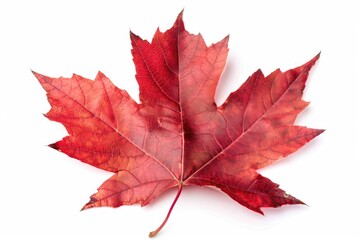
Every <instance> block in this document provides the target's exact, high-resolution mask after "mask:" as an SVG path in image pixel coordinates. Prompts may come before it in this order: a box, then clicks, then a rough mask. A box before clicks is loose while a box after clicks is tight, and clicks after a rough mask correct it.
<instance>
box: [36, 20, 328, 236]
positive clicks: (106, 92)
mask: <svg viewBox="0 0 360 240" xmlns="http://www.w3.org/2000/svg"><path fill="white" fill-rule="evenodd" d="M130 38H131V43H132V55H133V60H134V63H135V66H136V79H137V82H138V84H139V88H140V102H141V103H140V104H138V103H136V102H135V101H134V100H133V99H131V97H130V96H129V95H128V93H127V92H126V91H124V90H120V89H118V88H117V87H116V86H114V85H113V84H112V82H111V81H110V80H109V79H108V78H107V77H106V76H105V75H104V74H102V73H100V72H99V73H98V75H97V76H96V78H95V81H93V80H90V79H86V78H84V77H81V76H79V75H73V76H72V77H71V78H63V77H60V78H51V77H47V76H44V75H40V74H38V73H34V74H35V76H36V77H37V79H38V80H39V82H40V83H41V85H42V87H43V88H44V89H45V90H46V92H47V97H48V100H49V102H50V104H51V110H50V111H49V112H48V113H47V114H46V117H47V118H49V119H50V120H53V121H57V122H60V123H62V124H63V125H64V126H65V128H66V130H67V131H68V133H69V135H68V136H66V137H65V138H63V139H62V140H61V141H58V142H56V143H54V144H51V145H50V146H51V147H52V148H54V149H56V150H58V151H61V152H64V153H65V154H67V155H69V156H70V157H72V158H76V159H79V160H80V161H82V162H85V163H88V164H90V165H92V166H94V167H97V168H100V169H103V170H106V171H110V172H113V173H114V175H113V176H112V177H111V178H110V179H108V180H107V181H105V182H104V183H103V184H102V185H101V186H100V187H99V188H98V192H97V193H95V194H93V195H92V196H91V199H90V201H89V202H88V203H87V204H85V206H84V207H83V209H88V208H92V207H101V206H110V207H119V206H121V205H130V204H135V203H140V204H141V205H142V206H145V205H147V204H149V203H150V202H151V201H152V200H154V199H155V198H156V197H158V196H159V195H160V194H161V193H163V192H164V191H165V190H168V189H170V188H178V193H177V195H176V198H175V200H174V202H173V204H172V206H171V208H170V210H169V213H168V215H167V217H166V219H165V220H164V222H163V224H162V225H161V226H160V227H159V228H158V229H157V230H155V231H153V232H151V233H150V236H154V235H155V234H156V233H157V232H158V231H160V230H161V228H162V227H163V226H164V224H165V223H166V221H167V219H168V217H169V216H170V213H171V211H172V209H173V207H174V205H175V203H176V201H177V199H178V197H179V196H180V194H181V191H182V188H183V186H186V185H199V186H214V187H216V188H218V189H220V190H221V191H223V192H224V193H226V194H228V195H229V196H230V197H231V198H232V199H234V200H235V201H237V202H238V203H240V204H242V205H243V206H245V207H247V208H249V209H251V210H253V211H256V212H258V213H262V211H261V208H262V207H279V206H281V205H284V204H302V202H301V201H300V200H298V199H296V198H295V197H293V196H290V195H288V194H286V193H285V192H284V191H283V190H281V189H280V188H279V185H278V184H276V183H273V182H272V181H271V180H269V179H268V178H265V177H263V176H261V175H260V174H259V173H257V172H256V170H257V169H259V168H262V167H265V166H267V165H269V164H272V163H273V162H274V161H276V160H278V159H280V158H283V157H286V156H287V155H289V154H291V153H293V152H295V151H296V150H297V149H299V148H300V147H302V146H303V145H304V144H306V143H307V142H309V141H310V140H311V139H313V138H314V137H316V136H317V135H319V134H320V133H322V132H323V130H317V129H311V128H306V127H302V126H296V125H294V121H295V119H296V117H297V115H298V114H299V113H300V112H301V111H302V110H303V109H304V108H305V107H306V106H307V105H308V103H307V102H305V101H303V100H302V99H301V98H302V94H303V90H304V88H305V83H306V80H307V78H308V74H309V71H310V69H311V67H312V66H313V65H314V64H315V62H316V60H317V59H318V58H319V55H317V56H315V57H314V58H313V59H312V60H310V61H309V62H307V63H305V64H304V65H302V66H300V67H297V68H294V69H291V70H288V71H286V72H281V71H280V70H279V69H277V70H275V71H274V72H272V73H271V74H270V75H268V76H266V77H265V76H264V75H263V73H262V72H261V70H258V71H256V72H255V73H254V74H253V75H252V76H250V77H249V78H248V79H247V81H246V82H245V83H244V84H243V85H242V86H241V87H240V88H239V89H237V90H236V91H234V92H233V93H231V94H230V96H229V97H228V98H227V100H226V101H225V102H224V104H222V105H221V106H217V105H216V104H215V102H214V94H215V89H216V86H217V84H218V81H219V78H220V75H221V73H222V71H223V69H224V66H225V62H226V58H227V54H228V40H229V38H228V37H225V38H224V39H223V40H221V41H220V42H218V43H216V44H213V45H211V46H209V47H208V46H207V45H206V44H205V42H204V40H203V38H202V36H201V35H193V34H190V33H189V32H187V31H186V30H185V28H184V23H183V20H182V13H180V14H179V16H178V18H177V20H176V22H175V23H174V25H173V27H172V28H171V29H169V30H168V31H166V32H164V33H162V32H160V31H159V30H157V31H156V33H155V35H154V38H153V40H152V42H151V43H149V42H148V41H146V40H143V39H141V38H140V37H138V36H137V35H135V34H133V33H131V34H130Z"/></svg>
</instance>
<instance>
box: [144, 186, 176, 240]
mask: <svg viewBox="0 0 360 240" xmlns="http://www.w3.org/2000/svg"><path fill="white" fill-rule="evenodd" d="M182 186H183V184H182V183H180V185H179V190H178V192H177V194H176V197H175V199H174V201H173V203H172V204H171V207H170V209H169V212H168V214H167V215H166V218H165V219H164V221H163V222H162V224H161V225H160V226H159V227H158V228H157V229H156V230H155V231H152V232H150V233H149V237H151V238H152V237H155V235H156V234H157V233H158V232H160V231H161V229H162V228H163V227H164V226H165V224H166V222H167V221H168V219H169V217H170V214H171V212H172V210H173V208H174V206H175V204H176V202H177V200H178V199H179V197H180V194H181V191H182Z"/></svg>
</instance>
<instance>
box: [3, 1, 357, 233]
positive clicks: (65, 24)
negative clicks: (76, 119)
mask: <svg viewBox="0 0 360 240" xmlns="http://www.w3.org/2000/svg"><path fill="white" fill-rule="evenodd" d="M116 2H118V3H116ZM119 2H121V1H96V2H95V1H65V0H62V1H16V0H14V1H1V2H0V238H1V239H31V238H34V239H35V236H36V239H147V234H148V232H149V231H151V230H154V229H155V228H156V227H157V226H158V225H159V224H160V223H161V221H162V220H163V218H164V217H165V215H166V213H167V211H168V209H169V207H170V204H171V202H172V201H173V198H174V197H175V191H170V192H168V193H165V194H164V195H162V196H161V197H159V199H158V200H157V201H155V202H154V203H153V204H151V205H150V206H147V207H145V208H140V207H139V206H127V207H121V208H118V209H110V208H99V209H91V210H88V211H84V212H80V211H79V210H80V208H81V207H82V206H83V204H84V203H86V202H87V201H88V197H89V196H90V195H91V194H92V193H94V192H96V188H97V187H98V186H99V185H100V184H101V183H102V182H103V181H104V180H106V179H107V178H108V177H110V175H111V174H110V173H107V172H104V171H101V170H98V169H95V168H93V167H91V166H88V165H85V164H82V163H80V162H79V161H76V160H73V159H70V158H69V157H67V156H66V155H64V154H61V153H59V152H57V151H54V150H52V149H50V148H48V147H46V145H47V144H49V143H53V142H55V141H57V140H59V139H61V138H62V137H64V136H65V135H66V132H65V130H64V128H63V127H62V126H61V125H60V124H58V123H55V122H50V121H48V120H47V119H46V118H44V117H43V116H42V113H46V112H47V111H48V110H49V104H48V102H47V100H46V97H45V92H44V91H43V89H42V88H41V86H40V85H39V83H38V82H37V80H36V79H35V77H34V76H32V74H31V73H30V69H33V70H35V71H37V72H40V73H42V74H45V75H49V76H53V77H58V76H61V75H62V76H66V77H69V76H71V74H72V73H77V74H80V75H82V76H85V77H88V78H94V77H95V75H96V73H97V71H98V70H101V71H102V72H104V73H105V74H106V75H107V76H108V77H110V79H112V81H113V82H114V83H115V84H116V85H117V86H118V87H120V88H124V89H126V90H127V91H128V92H129V93H130V94H131V96H133V97H134V98H135V99H138V97H137V94H138V87H137V84H136V82H135V78H134V74H135V68H134V66H133V63H132V57H131V54H130V48H131V46H130V40H129V30H130V29H131V30H132V31H133V32H135V33H136V34H138V35H140V36H142V37H143V38H146V39H149V40H150V39H151V37H152V35H153V33H154V32H155V30H156V28H157V27H158V26H160V29H161V30H162V31H164V30H166V29H168V28H169V27H171V26H172V24H173V22H174V21H175V18H176V16H177V14H178V13H179V12H180V11H181V10H182V9H183V8H184V9H185V12H184V21H185V25H186V28H187V29H188V30H189V31H190V32H192V33H198V32H201V33H202V35H203V36H204V38H205V40H206V42H207V43H208V44H211V43H213V42H216V41H218V40H220V39H222V38H223V37H224V36H226V35H227V34H230V45H229V47H230V53H229V58H228V62H227V67H226V70H225V72H224V74H223V76H222V79H221V82H220V86H219V88H218V91H217V94H216V101H217V102H218V103H221V102H222V101H224V99H225V98H226V96H227V95H228V94H229V92H231V91H234V90H235V89H236V88H237V87H238V86H239V85H240V84H241V83H242V82H243V81H245V79H246V78H247V77H248V76H249V75H250V74H251V73H252V72H254V71H255V70H257V69H258V68H261V69H262V70H263V71H264V73H265V74H268V73H270V72H271V71H273V70H275V69H276V68H278V67H280V68H281V69H282V70H286V69H288V68H293V67H296V66H298V65H301V64H303V63H305V62H306V61H307V60H309V59H310V58H312V57H313V56H315V55H316V54H317V53H318V52H319V51H321V52H322V54H321V58H320V60H319V62H318V63H317V65H316V67H315V68H314V69H313V71H312V72H311V75H310V79H309V82H308V85H307V89H306V92H305V96H304V98H305V100H308V101H311V105H310V106H309V107H308V109H306V110H305V111H304V112H303V113H302V114H301V116H300V117H299V119H298V121H297V123H298V124H301V125H306V126H309V127H313V128H322V129H326V132H325V133H324V134H322V135H321V136H319V137H317V138H316V139H315V140H313V141H312V142H311V143H310V144H308V145H306V146H305V147H304V148H303V149H301V150H299V151H298V152H296V153H295V154H293V155H291V156H290V157H288V158H287V159H286V160H284V161H281V162H279V163H277V164H274V165H273V166H270V167H268V168H266V169H263V170H262V171H261V173H262V174H263V175H265V176H267V177H269V178H271V179H272V180H273V181H274V182H277V183H279V184H280V185H281V187H282V188H283V189H285V190H286V191H287V192H288V193H290V194H292V195H294V196H296V197H298V198H299V199H301V200H303V201H304V202H306V203H307V204H308V205H309V207H307V206H284V207H282V208H280V209H265V210H264V212H265V215H266V216H265V217H263V216H260V215H258V214H256V213H253V212H251V211H249V210H247V209H245V208H244V207H242V206H240V205H239V204H237V203H236V202H234V201H233V200H231V199H230V198H229V197H227V196H226V195H224V194H222V193H219V192H217V191H214V190H210V189H203V188H197V187H194V188H186V189H185V190H184V191H183V194H182V195H181V197H180V199H179V201H178V203H177V205H176V206H175V209H174V211H173V214H172V216H171V218H170V220H169V222H168V223H167V225H166V226H165V228H164V229H163V231H162V232H161V234H159V235H158V236H157V237H158V239H199V238H200V239H263V238H266V239H275V238H280V239H285V238H292V239H304V237H306V236H314V235H318V236H319V237H320V236H323V237H324V236H335V237H336V238H339V237H340V236H346V237H345V238H344V239H355V238H356V237H360V234H359V232H358V231H359V230H358V224H359V222H360V219H359V213H360V212H359V206H360V204H359V200H360V199H359V188H360V187H359V183H360V177H359V175H360V174H359V167H360V159H359V157H360V154H359V153H358V149H359V148H360V141H359V140H358V137H357V136H358V134H359V133H360V131H359V127H358V125H359V123H360V116H359V112H360V106H359V103H360V99H359V97H357V95H359V93H360V85H359V73H358V71H359V70H360V62H359V56H360V54H359V40H360V39H359V28H360V27H359V26H360V25H359V22H360V21H359V19H356V18H358V17H357V16H356V15H359V13H360V9H359V7H357V5H356V3H355V2H356V1H345V0H343V1H305V0H299V1H265V0H264V1H225V0H218V1H209V0H207V1H194V0H189V1H175V0H172V1H170V0H163V1H156V0H152V1H147V0H144V1H123V3H124V2H126V4H120V3H119ZM3 235H6V236H3ZM64 235H68V236H67V238H65V236H64ZM107 235H108V236H107ZM336 235H339V236H336ZM322 239H325V238H322ZM357 239H359V238H357Z"/></svg>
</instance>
